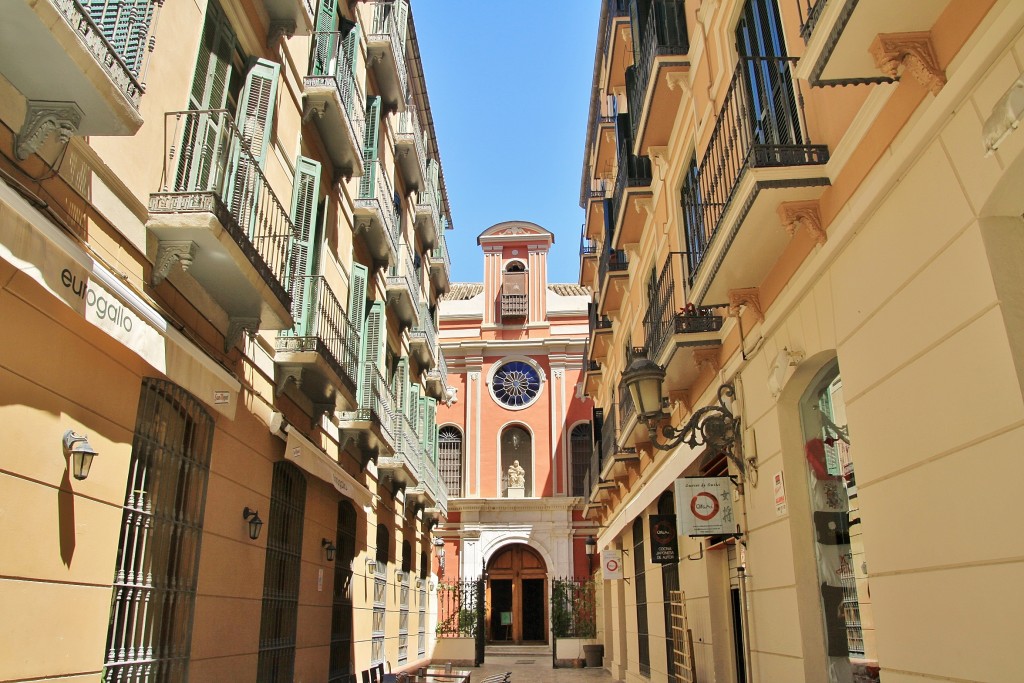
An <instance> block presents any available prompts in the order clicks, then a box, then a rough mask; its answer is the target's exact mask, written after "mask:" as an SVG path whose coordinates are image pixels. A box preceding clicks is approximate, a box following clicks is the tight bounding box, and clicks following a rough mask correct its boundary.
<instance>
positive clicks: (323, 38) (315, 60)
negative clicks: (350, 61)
mask: <svg viewBox="0 0 1024 683" xmlns="http://www.w3.org/2000/svg"><path fill="white" fill-rule="evenodd" d="M337 30H338V3H337V0H320V6H319V8H318V9H317V13H316V33H315V34H314V36H313V50H312V54H311V55H310V58H311V59H310V61H311V62H312V63H311V64H310V72H311V74H312V75H313V76H330V75H333V74H334V70H335V68H336V67H337V59H338V46H339V43H338V33H337Z"/></svg>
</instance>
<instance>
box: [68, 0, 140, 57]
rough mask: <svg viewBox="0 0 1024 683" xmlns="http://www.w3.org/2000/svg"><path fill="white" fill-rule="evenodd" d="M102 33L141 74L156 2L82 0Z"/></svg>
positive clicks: (115, 49) (119, 53) (138, 0)
mask: <svg viewBox="0 0 1024 683" xmlns="http://www.w3.org/2000/svg"><path fill="white" fill-rule="evenodd" d="M80 2H81V4H82V5H83V6H84V7H85V10H86V12H87V13H88V14H89V17H90V18H91V19H92V20H93V22H94V23H95V24H96V26H97V27H98V28H99V30H100V33H101V34H103V37H104V38H106V39H107V42H108V43H110V46H111V47H112V48H114V52H116V53H117V54H118V55H119V56H120V57H121V59H122V60H123V61H124V63H125V66H127V67H128V69H129V71H131V72H132V74H133V75H134V76H138V75H139V70H140V68H141V66H142V58H143V56H144V55H145V51H146V50H145V48H146V37H147V36H148V35H149V25H150V23H151V22H152V20H153V7H154V6H155V5H156V3H155V2H150V0H118V2H111V0H80Z"/></svg>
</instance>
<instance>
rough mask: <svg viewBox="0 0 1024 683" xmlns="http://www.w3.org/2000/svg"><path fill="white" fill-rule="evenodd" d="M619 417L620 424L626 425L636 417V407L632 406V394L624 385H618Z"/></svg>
mask: <svg viewBox="0 0 1024 683" xmlns="http://www.w3.org/2000/svg"><path fill="white" fill-rule="evenodd" d="M619 415H620V416H621V418H622V424H623V425H628V424H629V421H630V420H631V419H632V418H633V417H634V416H635V415H636V406H635V405H634V404H633V394H631V393H630V391H629V389H628V388H627V387H626V385H625V384H619Z"/></svg>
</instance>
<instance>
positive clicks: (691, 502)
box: [675, 477, 736, 536]
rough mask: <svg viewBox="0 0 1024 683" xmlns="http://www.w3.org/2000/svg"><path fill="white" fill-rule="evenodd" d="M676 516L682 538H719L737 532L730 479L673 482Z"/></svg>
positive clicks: (698, 479)
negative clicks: (674, 483)
mask: <svg viewBox="0 0 1024 683" xmlns="http://www.w3.org/2000/svg"><path fill="white" fill-rule="evenodd" d="M675 488H676V491H675V493H676V516H677V517H678V520H679V533H680V534H681V535H684V536H721V535H725V534H728V535H734V534H735V533H736V518H735V517H734V516H733V512H732V481H731V480H730V479H729V477H683V478H682V479H676V485H675Z"/></svg>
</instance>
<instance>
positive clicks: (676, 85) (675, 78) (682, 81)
mask: <svg viewBox="0 0 1024 683" xmlns="http://www.w3.org/2000/svg"><path fill="white" fill-rule="evenodd" d="M665 83H667V84H668V89H669V90H680V91H681V94H682V96H683V97H688V96H689V95H690V92H691V89H690V72H689V70H686V71H673V72H671V73H670V74H668V75H667V76H665Z"/></svg>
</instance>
